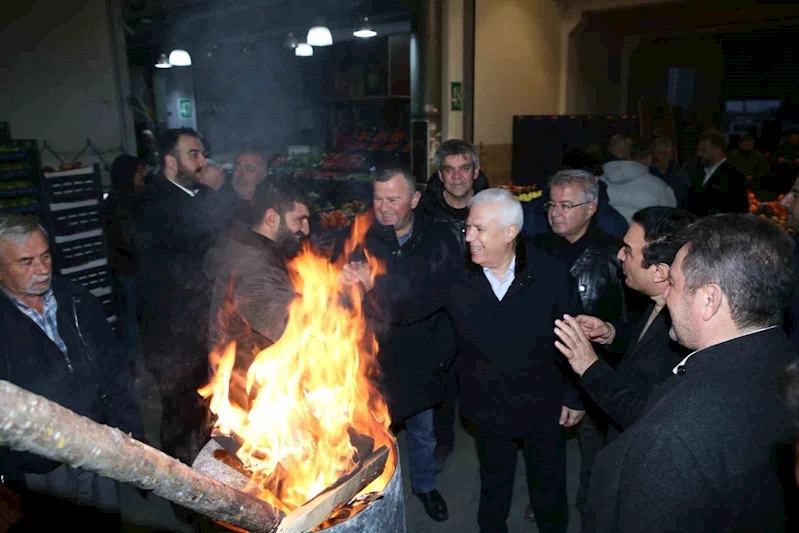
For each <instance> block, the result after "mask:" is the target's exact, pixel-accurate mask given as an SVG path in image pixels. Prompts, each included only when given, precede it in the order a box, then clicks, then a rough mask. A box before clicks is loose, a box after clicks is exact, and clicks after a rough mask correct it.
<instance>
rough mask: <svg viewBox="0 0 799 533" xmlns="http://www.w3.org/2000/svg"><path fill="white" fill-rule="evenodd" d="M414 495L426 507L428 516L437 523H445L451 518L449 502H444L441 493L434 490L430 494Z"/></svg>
mask: <svg viewBox="0 0 799 533" xmlns="http://www.w3.org/2000/svg"><path fill="white" fill-rule="evenodd" d="M414 494H415V495H416V497H417V498H419V500H421V502H422V505H424V510H425V512H426V513H427V516H429V517H430V518H432V519H433V520H435V521H436V522H444V521H445V520H446V519H447V518H449V512H448V511H447V502H445V501H444V497H443V496H442V495H441V493H440V492H438V491H437V490H435V489H433V490H431V491H430V492H414Z"/></svg>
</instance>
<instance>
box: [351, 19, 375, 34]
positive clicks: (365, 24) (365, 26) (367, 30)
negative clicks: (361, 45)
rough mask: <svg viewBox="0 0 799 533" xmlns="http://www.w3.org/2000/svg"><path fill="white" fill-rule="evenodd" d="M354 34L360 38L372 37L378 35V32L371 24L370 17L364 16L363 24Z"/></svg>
mask: <svg viewBox="0 0 799 533" xmlns="http://www.w3.org/2000/svg"><path fill="white" fill-rule="evenodd" d="M352 34H353V35H354V36H355V37H358V38H359V39H371V38H372V37H374V36H375V35H377V32H376V31H375V30H373V29H372V27H371V26H370V25H369V17H364V19H363V24H362V25H361V26H360V27H359V28H358V29H357V30H355V31H354V32H352Z"/></svg>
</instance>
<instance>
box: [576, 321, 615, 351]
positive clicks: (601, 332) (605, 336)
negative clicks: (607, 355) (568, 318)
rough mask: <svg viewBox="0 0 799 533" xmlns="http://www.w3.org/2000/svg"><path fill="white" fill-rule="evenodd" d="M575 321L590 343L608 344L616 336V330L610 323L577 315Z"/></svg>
mask: <svg viewBox="0 0 799 533" xmlns="http://www.w3.org/2000/svg"><path fill="white" fill-rule="evenodd" d="M575 320H576V321H577V323H578V324H579V325H580V329H582V330H583V333H584V334H585V336H586V337H588V340H590V341H591V342H596V343H599V344H610V343H611V342H613V339H614V337H615V336H616V330H615V329H614V328H613V326H612V325H611V324H610V323H608V322H605V321H604V320H602V319H600V318H597V317H595V316H590V315H577V316H576V317H575Z"/></svg>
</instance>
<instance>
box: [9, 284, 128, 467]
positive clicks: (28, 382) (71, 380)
mask: <svg viewBox="0 0 799 533" xmlns="http://www.w3.org/2000/svg"><path fill="white" fill-rule="evenodd" d="M51 286H52V289H53V293H54V295H55V299H56V302H57V303H58V311H57V312H56V316H57V321H58V333H59V335H60V337H61V339H62V340H63V341H64V344H66V346H67V354H66V356H65V355H64V353H63V352H61V350H60V349H59V348H58V346H56V345H55V343H54V342H53V341H51V340H50V338H49V337H48V336H47V335H46V334H45V333H44V331H42V329H41V328H40V327H39V326H38V325H36V323H34V322H33V321H32V320H31V319H30V318H28V317H27V316H26V315H25V314H24V313H22V312H21V311H20V310H19V309H18V308H17V306H16V304H15V303H14V302H13V301H12V300H11V299H10V298H9V297H8V296H7V295H6V294H5V293H4V292H2V291H0V379H3V380H6V381H9V382H11V383H13V384H14V385H17V386H19V387H22V388H23V389H26V390H28V391H30V392H32V393H34V394H39V395H41V396H44V397H45V398H47V399H49V400H52V401H54V402H56V403H58V404H59V405H61V406H63V407H66V408H67V409H70V410H72V411H74V412H75V413H77V414H79V415H82V416H85V417H88V418H91V419H92V420H94V421H95V422H99V423H101V424H108V425H111V426H114V427H118V428H120V429H122V430H123V431H126V432H130V433H132V434H133V436H134V437H136V438H138V439H141V438H142V437H143V430H142V425H141V418H140V416H139V410H138V408H137V407H136V404H135V401H134V398H133V389H132V383H133V380H132V378H131V374H130V370H129V368H128V366H127V364H126V358H125V357H124V356H123V354H121V353H119V352H118V351H117V343H116V340H115V339H114V336H113V333H112V332H111V328H110V327H109V326H108V323H107V322H106V318H105V313H104V312H103V307H102V304H101V303H100V301H99V300H98V299H97V298H95V297H94V296H93V295H92V294H91V293H89V291H88V290H86V289H85V288H84V287H82V286H80V285H78V284H77V283H75V282H73V281H71V280H70V279H68V278H62V277H59V276H53V281H52V285H51ZM56 466H58V463H55V462H53V461H50V460H47V459H43V458H41V457H39V456H36V455H33V454H29V453H19V452H12V451H10V450H9V449H7V448H2V447H0V473H1V474H3V475H5V476H9V477H11V478H14V479H20V478H21V477H22V475H23V474H26V473H30V474H45V473H47V472H49V471H50V470H52V469H54V468H55V467H56Z"/></svg>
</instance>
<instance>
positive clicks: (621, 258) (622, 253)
mask: <svg viewBox="0 0 799 533" xmlns="http://www.w3.org/2000/svg"><path fill="white" fill-rule="evenodd" d="M616 257H617V258H618V260H619V261H621V262H622V263H624V248H620V249H619V251H618V252H617V253H616Z"/></svg>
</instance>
